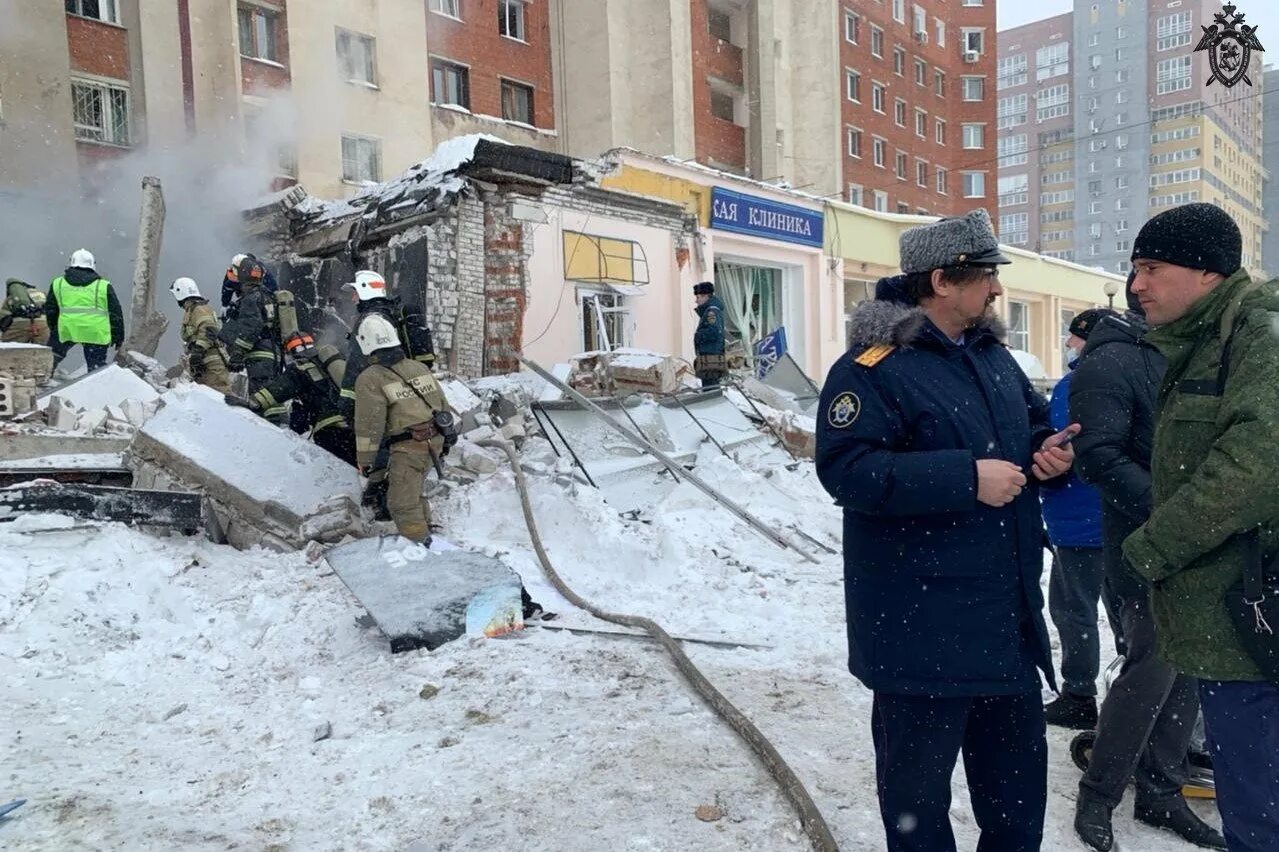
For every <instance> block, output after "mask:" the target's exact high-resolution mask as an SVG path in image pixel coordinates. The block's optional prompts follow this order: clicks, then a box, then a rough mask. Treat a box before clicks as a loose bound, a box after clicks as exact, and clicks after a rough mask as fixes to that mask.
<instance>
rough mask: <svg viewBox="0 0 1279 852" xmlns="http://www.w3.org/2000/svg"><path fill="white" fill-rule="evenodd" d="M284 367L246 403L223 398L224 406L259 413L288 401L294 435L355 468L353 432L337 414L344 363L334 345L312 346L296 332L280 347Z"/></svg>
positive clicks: (300, 332) (313, 343)
mask: <svg viewBox="0 0 1279 852" xmlns="http://www.w3.org/2000/svg"><path fill="white" fill-rule="evenodd" d="M284 348H285V353H286V356H287V358H288V361H289V363H288V365H287V366H286V367H285V368H284V372H283V373H281V374H280V376H279V378H277V379H276V380H275V381H273V382H271V383H270V384H269V385H267V386H266V387H263V388H259V389H258V390H257V391H255V392H254V393H253V395H252V396H251V397H250V398H249V399H240V398H238V397H234V396H230V395H228V396H227V397H226V402H227V404H228V405H238V406H242V407H244V408H248V409H249V410H250V411H253V412H256V413H258V414H262V413H263V412H265V411H272V410H275V409H277V408H280V407H283V406H284V405H285V403H287V402H289V401H290V400H292V401H293V410H292V412H291V414H292V415H293V416H292V417H291V419H290V420H291V425H292V426H293V430H294V431H295V432H298V433H299V434H301V433H303V432H308V431H309V432H310V433H311V440H312V441H314V442H315V444H316V446H318V447H320V448H322V449H325V450H328V451H329V452H330V453H332V454H333V455H335V456H337V457H338V458H340V459H341V460H342V461H344V462H346V463H347V464H349V465H351V466H352V467H355V432H354V431H353V430H352V429H351V422H350V421H349V420H348V419H347V418H346V416H345V415H343V413H342V405H341V397H340V396H339V390H340V388H341V386H342V378H343V376H344V375H345V373H346V362H345V361H343V360H342V355H341V353H339V352H338V350H337V349H336V348H335V347H333V346H316V345H315V340H314V339H313V338H312V337H311V335H309V334H307V333H306V332H304V331H299V332H295V333H294V334H291V335H290V336H289V339H288V340H287V341H285V344H284Z"/></svg>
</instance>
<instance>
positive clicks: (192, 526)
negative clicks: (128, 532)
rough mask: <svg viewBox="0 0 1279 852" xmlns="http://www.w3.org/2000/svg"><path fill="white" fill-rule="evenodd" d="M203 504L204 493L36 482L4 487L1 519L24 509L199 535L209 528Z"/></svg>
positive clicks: (50, 481)
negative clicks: (163, 528) (202, 508)
mask: <svg viewBox="0 0 1279 852" xmlns="http://www.w3.org/2000/svg"><path fill="white" fill-rule="evenodd" d="M202 502H203V501H202V500H201V499H200V495H199V494H191V493H185V492H179V491H150V490H142V489H134V488H114V487H110V486H105V485H85V484H81V483H77V484H69V483H67V484H64V483H61V482H54V481H52V480H36V481H34V482H31V483H28V484H24V485H15V486H12V487H9V488H5V489H2V490H0V521H11V520H13V519H14V518H15V517H17V515H18V513H20V512H54V513H58V514H62V515H73V516H75V517H78V518H87V519H89V520H94V521H118V522H120V523H125V524H130V525H134V526H149V527H168V528H171V529H176V530H178V531H180V532H183V533H186V534H194V533H196V532H199V531H200V530H201V529H202V528H203V527H204V515H203V512H202V510H201V504H202Z"/></svg>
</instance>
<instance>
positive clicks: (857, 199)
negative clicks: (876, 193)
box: [848, 183, 866, 207]
mask: <svg viewBox="0 0 1279 852" xmlns="http://www.w3.org/2000/svg"><path fill="white" fill-rule="evenodd" d="M865 199H866V190H865V188H864V187H863V186H862V185H861V184H860V183H850V184H849V185H848V203H849V204H856V205H857V206H858V207H861V206H862V205H863V204H864V203H865Z"/></svg>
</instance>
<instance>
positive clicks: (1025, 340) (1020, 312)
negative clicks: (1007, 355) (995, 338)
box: [1008, 301, 1030, 352]
mask: <svg viewBox="0 0 1279 852" xmlns="http://www.w3.org/2000/svg"><path fill="white" fill-rule="evenodd" d="M1008 345H1009V346H1010V347H1012V348H1013V349H1020V350H1022V351H1023V352H1029V351H1030V305H1028V304H1026V303H1025V302H1013V301H1010V302H1009V303H1008Z"/></svg>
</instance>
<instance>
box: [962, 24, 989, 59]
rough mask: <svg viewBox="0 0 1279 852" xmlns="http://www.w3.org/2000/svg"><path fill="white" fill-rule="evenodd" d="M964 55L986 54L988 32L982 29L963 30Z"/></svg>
mask: <svg viewBox="0 0 1279 852" xmlns="http://www.w3.org/2000/svg"><path fill="white" fill-rule="evenodd" d="M960 32H961V33H962V38H963V40H964V41H963V45H964V53H985V52H986V31H985V30H981V29H969V28H968V27H963V28H961V30H960Z"/></svg>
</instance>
